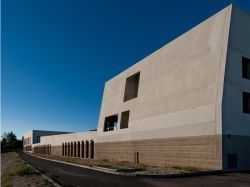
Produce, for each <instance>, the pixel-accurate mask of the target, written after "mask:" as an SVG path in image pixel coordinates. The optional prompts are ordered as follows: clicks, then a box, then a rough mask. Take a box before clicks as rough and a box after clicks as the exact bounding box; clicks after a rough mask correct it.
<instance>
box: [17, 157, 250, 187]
mask: <svg viewBox="0 0 250 187" xmlns="http://www.w3.org/2000/svg"><path fill="white" fill-rule="evenodd" d="M20 156H21V157H22V158H23V159H24V160H25V161H26V162H28V163H30V164H31V165H33V166H34V167H35V168H37V169H38V170H40V171H41V172H43V173H46V174H47V175H50V176H51V177H52V178H53V179H54V180H55V181H57V182H58V183H60V184H61V185H62V186H91V187H95V186H96V187H98V186H101V187H109V186H111V187H118V186H121V187H122V186H124V187H125V186H126V187H134V186H135V187H140V186H143V187H144V186H145V187H147V186H157V187H158V186H159V187H164V186H166V187H189V186H190V187H195V186H197V187H199V186H202V187H206V186H208V187H209V186H211V187H216V186H219V187H224V186H225V187H235V186H236V187H238V186H239V187H249V186H250V173H227V174H221V175H209V176H201V177H186V178H168V179H157V178H155V179H153V178H143V177H126V176H118V175H112V174H107V173H102V172H99V171H94V170H90V169H85V168H81V167H77V166H71V165H68V164H62V163H57V162H53V161H48V160H44V159H40V158H37V157H34V156H31V155H28V154H25V153H20Z"/></svg>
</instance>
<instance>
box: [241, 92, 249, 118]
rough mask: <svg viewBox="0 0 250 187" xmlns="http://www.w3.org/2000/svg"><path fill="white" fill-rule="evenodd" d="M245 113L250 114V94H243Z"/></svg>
mask: <svg viewBox="0 0 250 187" xmlns="http://www.w3.org/2000/svg"><path fill="white" fill-rule="evenodd" d="M243 113H248V114H250V93H247V92H243Z"/></svg>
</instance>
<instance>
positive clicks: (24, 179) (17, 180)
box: [1, 152, 53, 187]
mask: <svg viewBox="0 0 250 187" xmlns="http://www.w3.org/2000/svg"><path fill="white" fill-rule="evenodd" d="M23 164H24V161H23V160H22V159H21V158H20V157H19V156H18V155H17V153H15V152H9V153H2V154H1V186H2V187H9V186H13V187H25V186H29V187H37V186H53V184H52V183H50V182H49V181H48V180H47V179H46V178H44V177H43V176H42V175H41V174H40V173H38V172H36V171H35V170H34V172H32V173H29V174H25V175H21V176H20V174H19V173H18V171H19V169H20V167H22V166H23Z"/></svg>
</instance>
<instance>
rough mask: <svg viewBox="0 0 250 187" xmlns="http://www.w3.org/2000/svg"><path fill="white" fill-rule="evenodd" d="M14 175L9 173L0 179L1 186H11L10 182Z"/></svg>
mask: <svg viewBox="0 0 250 187" xmlns="http://www.w3.org/2000/svg"><path fill="white" fill-rule="evenodd" d="M14 175H15V174H14V173H10V174H8V175H6V176H4V177H2V181H1V186H2V187H10V186H12V185H11V181H12V179H13V176H14Z"/></svg>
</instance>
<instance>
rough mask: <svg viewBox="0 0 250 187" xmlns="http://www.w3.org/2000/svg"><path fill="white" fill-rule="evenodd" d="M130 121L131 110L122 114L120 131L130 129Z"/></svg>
mask: <svg viewBox="0 0 250 187" xmlns="http://www.w3.org/2000/svg"><path fill="white" fill-rule="evenodd" d="M128 121H129V110H128V111H125V112H122V115H121V124H120V129H125V128H128Z"/></svg>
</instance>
